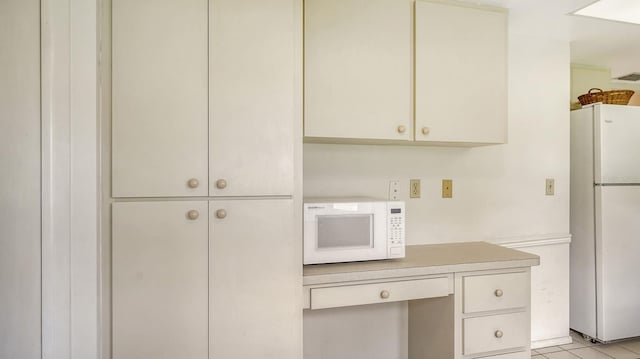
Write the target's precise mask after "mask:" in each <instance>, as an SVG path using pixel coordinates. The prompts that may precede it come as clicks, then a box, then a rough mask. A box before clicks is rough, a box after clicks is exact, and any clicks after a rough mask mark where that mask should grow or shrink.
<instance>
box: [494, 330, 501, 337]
mask: <svg viewBox="0 0 640 359" xmlns="http://www.w3.org/2000/svg"><path fill="white" fill-rule="evenodd" d="M493 335H495V337H496V338H502V335H503V333H502V330H496V332H495V333H493Z"/></svg>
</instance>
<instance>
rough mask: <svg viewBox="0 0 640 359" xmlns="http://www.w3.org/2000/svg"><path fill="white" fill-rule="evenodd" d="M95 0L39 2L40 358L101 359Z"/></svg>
mask: <svg viewBox="0 0 640 359" xmlns="http://www.w3.org/2000/svg"><path fill="white" fill-rule="evenodd" d="M100 2H101V0H41V1H40V7H41V45H40V46H41V111H42V112H41V121H42V138H41V151H42V172H41V176H42V358H46V359H67V358H87V359H93V358H99V357H100V350H99V349H100V345H101V344H100V335H99V334H100V326H99V323H100V322H101V320H100V310H99V309H100V307H101V305H100V272H99V265H100V246H99V245H98V243H99V240H100V221H99V215H100V201H101V199H100V191H99V188H101V182H100V181H101V179H100V167H99V163H100V158H99V156H100V152H99V151H98V149H99V148H100V147H99V146H100V140H99V139H100V136H99V127H98V120H99V111H98V109H99V101H98V93H99V81H98V76H97V74H98V68H99V64H98V55H99V51H98V49H99V46H98V44H99V32H98V24H99V21H98V19H99V16H98V15H99V9H100V6H99V4H100Z"/></svg>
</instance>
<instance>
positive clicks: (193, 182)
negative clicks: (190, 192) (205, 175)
mask: <svg viewBox="0 0 640 359" xmlns="http://www.w3.org/2000/svg"><path fill="white" fill-rule="evenodd" d="M187 185H188V186H189V188H198V186H199V185H200V181H198V180H197V179H196V178H192V179H190V180H188V181H187Z"/></svg>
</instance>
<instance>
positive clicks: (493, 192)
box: [304, 16, 570, 359]
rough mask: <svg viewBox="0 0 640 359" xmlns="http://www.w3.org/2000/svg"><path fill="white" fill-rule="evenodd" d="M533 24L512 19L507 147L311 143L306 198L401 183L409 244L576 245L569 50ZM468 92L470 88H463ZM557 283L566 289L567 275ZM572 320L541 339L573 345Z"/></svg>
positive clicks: (564, 256) (373, 191) (381, 193)
mask: <svg viewBox="0 0 640 359" xmlns="http://www.w3.org/2000/svg"><path fill="white" fill-rule="evenodd" d="M534 24H537V25H535V26H539V22H535V21H534V22H531V23H527V22H526V21H524V20H523V21H520V18H519V17H518V16H511V17H510V34H509V95H508V96H509V101H508V102H509V112H508V113H509V140H508V141H509V143H508V144H505V145H497V146H486V147H477V148H439V147H410V146H406V147H403V146H363V145H327V144H305V146H304V151H305V152H304V195H305V196H356V195H357V196H372V197H382V198H386V197H387V195H388V185H389V180H392V179H400V180H401V181H402V182H401V183H402V186H401V190H402V192H401V199H402V200H405V201H406V204H407V224H406V228H407V229H406V236H407V244H428V243H440V242H461V241H477V240H483V241H489V242H496V243H498V242H513V241H516V242H517V241H535V240H538V239H545V238H549V237H553V238H558V237H564V238H567V237H569V235H568V232H569V106H567V104H568V103H569V86H570V78H569V75H570V73H569V63H570V60H569V42H568V40H565V39H563V38H557V37H556V36H557V33H554V32H553V31H551V32H550V33H549V34H550V35H549V36H545V35H544V34H543V33H542V31H540V28H539V27H538V28H537V30H535V31H530V30H532V29H531V28H530V27H532V26H534ZM470 61H472V59H470ZM460 87H461V89H464V83H460ZM487 91H491V89H487ZM460 105H461V106H463V105H464V104H460ZM410 178H419V179H421V180H422V198H421V199H409V198H408V187H409V179H410ZM444 178H450V179H453V198H452V199H442V198H440V194H441V180H442V179H444ZM545 178H554V179H555V196H546V195H545ZM540 243H544V241H543V242H540ZM552 252H553V250H552ZM540 253H541V254H543V256H546V255H550V256H552V257H553V258H554V261H559V262H560V263H564V264H566V266H568V260H569V258H568V253H565V250H564V249H560V252H559V255H558V257H555V256H556V254H553V253H546V252H544V251H541V252H540ZM554 253H555V252H554ZM545 262H546V259H545V258H542V263H543V265H544V263H545ZM542 270H544V269H542ZM545 273H546V271H545ZM564 276H566V278H564ZM556 280H557V282H556V284H557V283H559V284H560V285H561V284H562V283H564V281H565V280H568V272H567V273H561V274H560V276H559V277H557V278H556ZM535 290H536V289H535V288H534V291H535ZM568 300H569V298H568V293H567V295H566V296H564V295H561V296H560V297H556V296H554V297H552V298H549V300H547V298H541V300H539V301H538V302H537V303H534V307H533V312H534V313H535V312H536V311H538V312H548V309H549V308H546V309H545V308H536V305H542V306H546V307H550V308H551V311H553V310H559V311H566V310H567V308H568V306H567V305H568ZM398 314H399V315H400V314H401V313H400V312H398ZM566 318H567V320H566V322H565V321H564V320H563V321H562V322H561V323H558V322H553V323H548V324H550V325H551V326H552V327H553V328H546V327H545V325H544V324H547V323H540V324H538V325H537V326H536V327H534V332H533V333H532V336H533V337H534V338H537V339H538V340H552V339H554V338H555V336H557V335H560V333H564V336H563V337H562V338H563V339H561V340H564V341H568V340H570V339H569V337H568V331H569V323H568V316H567V317H566ZM307 322H308V320H307V319H306V318H305V325H308V323H307ZM330 328H332V327H331V326H327V327H326V329H327V330H331V329H330ZM346 334H347V333H345V335H346ZM363 335H365V334H363ZM555 339H557V338H555ZM310 358H311V357H307V359H310Z"/></svg>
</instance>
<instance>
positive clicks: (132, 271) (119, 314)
mask: <svg viewBox="0 0 640 359" xmlns="http://www.w3.org/2000/svg"><path fill="white" fill-rule="evenodd" d="M193 211H195V212H193ZM207 211H208V204H207V202H206V201H197V202H184V201H182V202H177V201H176V202H131V203H123V202H118V203H115V204H114V205H113V213H112V215H113V228H112V238H113V243H112V251H113V252H112V255H113V257H112V258H113V259H112V275H113V278H112V279H113V282H112V286H113V293H112V296H113V297H112V298H113V299H112V300H113V303H112V304H113V306H112V311H113V321H112V329H113V334H112V335H113V358H114V359H139V358H185V359H207V355H208V354H207V350H208V349H207V343H208V332H207V330H208V321H207V313H208V310H207V308H208V259H207V256H208V223H207V218H208V212H207ZM196 214H197V216H196ZM190 216H191V218H190ZM195 217H197V218H195Z"/></svg>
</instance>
